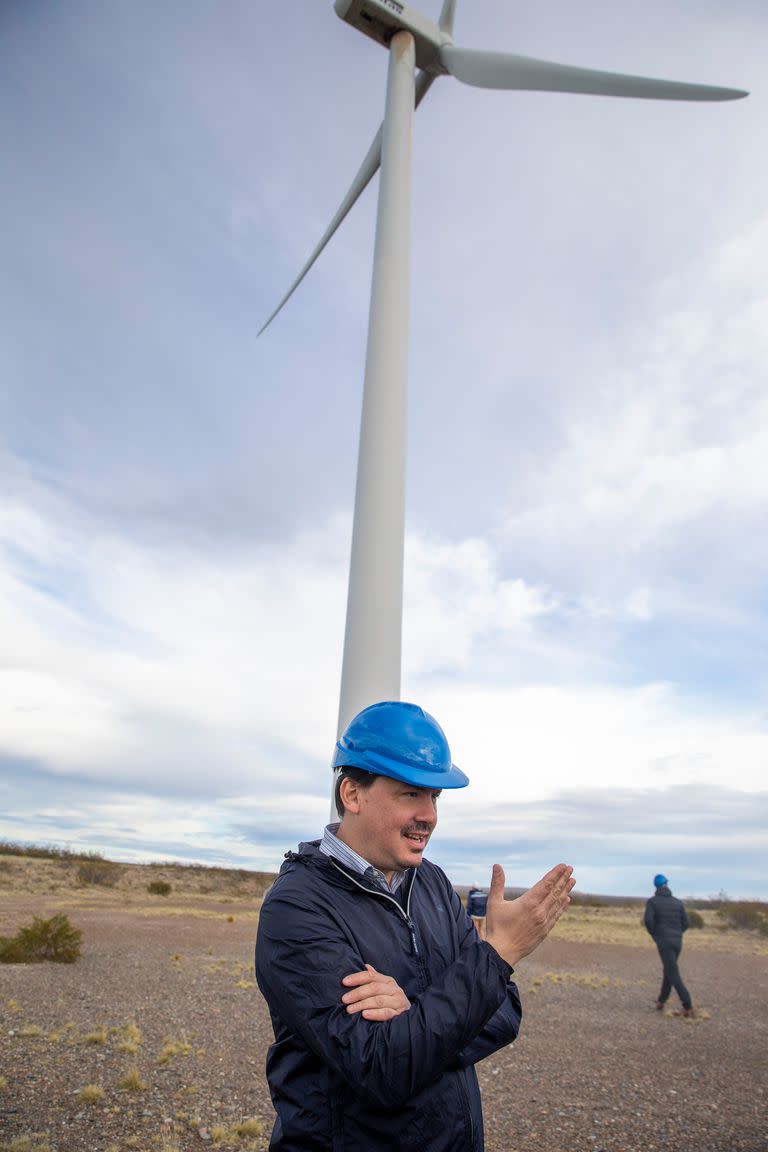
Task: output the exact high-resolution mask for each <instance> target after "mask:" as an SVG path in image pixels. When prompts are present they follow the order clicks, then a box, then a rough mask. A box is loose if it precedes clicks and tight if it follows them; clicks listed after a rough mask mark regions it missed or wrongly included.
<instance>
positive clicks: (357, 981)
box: [341, 964, 411, 1020]
mask: <svg viewBox="0 0 768 1152" xmlns="http://www.w3.org/2000/svg"><path fill="white" fill-rule="evenodd" d="M342 984H344V985H345V987H346V988H348V989H349V991H348V992H345V993H344V995H343V996H342V998H341V1002H342V1004H346V1006H347V1012H349V1013H350V1014H351V1013H354V1012H361V1013H362V1015H363V1017H364V1018H365V1019H366V1020H391V1019H392V1017H393V1016H399V1015H400V1013H401V1012H407V1011H408V1009H409V1008H410V1006H411V1002H410V1000H409V999H408V997H407V996H406V994H405V992H403V990H402V988H401V987H400V985H399V984H398V983H397V981H396V980H395V979H394V978H393V977H392V976H384V975H383V974H382V973H381V972H377V971H376V969H375V968H374V967H373V965H372V964H366V966H365V970H364V971H363V972H352V973H350V975H349V976H345V977H344V979H343V980H342Z"/></svg>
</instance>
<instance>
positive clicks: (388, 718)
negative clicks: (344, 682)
mask: <svg viewBox="0 0 768 1152" xmlns="http://www.w3.org/2000/svg"><path fill="white" fill-rule="evenodd" d="M332 767H333V768H363V769H364V770H365V771H366V772H373V773H375V774H376V775H377V776H391V777H392V779H393V780H402V781H403V783H405V784H415V785H416V786H417V787H418V788H465V787H466V786H467V784H469V778H468V777H467V776H465V775H464V773H463V772H462V771H461V769H460V768H457V767H456V765H455V764H453V763H452V762H451V750H450V748H449V747H448V741H447V740H446V738H445V733H444V732H443V730H442V728H441V727H440V725H439V724H438V722H437V720H435V719H434V718H433V717H432V716H430V715H429V713H428V712H425V711H424V709H423V708H419V706H418V704H405V703H403V702H402V701H400V700H385V701H382V703H380V704H371V705H369V707H368V708H363V710H362V712H358V714H357V716H355V718H354V719H353V720H350V722H349V724H348V725H347V728H346V730H345V732H344V734H343V735H342V737H341V739H340V740H339V741H338V742H337V744H336V748H335V750H334V755H333V764H332Z"/></svg>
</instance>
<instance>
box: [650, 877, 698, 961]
mask: <svg viewBox="0 0 768 1152" xmlns="http://www.w3.org/2000/svg"><path fill="white" fill-rule="evenodd" d="M644 920H645V926H646V928H647V929H648V931H649V932H650V934H651V936H653V938H654V940H655V941H656V943H657V944H676V945H677V946H678V947H680V945H681V944H682V942H683V932H686V931H687V929H688V913H687V912H686V910H685V905H684V904H683V902H682V900H678V899H677V897H676V896H673V895H672V893H671V892H670V890H669V888H667V886H666V884H665V885H664V886H663V887H661V888H657V889H656V894H655V895H654V896H651V898H650V900H648V901H647V903H646V905H645V916H644Z"/></svg>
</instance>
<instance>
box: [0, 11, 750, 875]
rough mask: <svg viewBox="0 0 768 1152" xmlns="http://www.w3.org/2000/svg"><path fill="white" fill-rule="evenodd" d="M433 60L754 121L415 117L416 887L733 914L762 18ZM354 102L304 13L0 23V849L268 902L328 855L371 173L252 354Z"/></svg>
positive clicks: (318, 221) (485, 34) (340, 170)
mask: <svg viewBox="0 0 768 1152" xmlns="http://www.w3.org/2000/svg"><path fill="white" fill-rule="evenodd" d="M421 10H422V11H423V12H424V14H425V15H427V16H428V17H430V18H431V19H433V20H436V19H437V17H438V14H439V10H440V2H439V0H423V5H422V8H421ZM455 40H456V42H457V43H458V44H460V45H462V46H465V47H469V48H491V49H494V50H498V51H509V52H516V53H522V54H528V55H532V56H537V57H540V58H545V59H551V60H556V61H561V62H566V63H573V64H580V65H584V66H589V67H596V68H605V69H609V70H612V71H628V72H634V73H639V74H642V75H653V76H662V77H667V78H670V79H679V80H690V81H698V82H702V83H711V84H723V85H728V86H735V87H742V88H746V89H749V90H750V96H749V97H748V99H746V100H743V101H738V102H733V103H724V104H664V103H661V102H648V101H634V100H610V99H601V98H597V97H576V96H563V95H555V94H541V93H531V94H526V93H512V92H506V93H505V92H491V91H484V90H479V89H473V88H469V87H466V86H463V85H461V84H459V83H458V82H456V81H455V80H453V79H451V78H450V77H446V78H443V79H441V80H439V81H438V82H437V83H435V85H434V86H433V88H432V89H431V91H430V92H429V94H428V96H427V97H426V99H425V100H424V102H423V104H422V105H421V107H420V108H419V109H418V112H417V114H416V118H415V130H414V158H413V177H414V183H413V248H412V288H411V291H412V307H411V312H412V327H411V335H410V385H409V387H410V397H409V404H410V409H409V440H408V472H407V510H406V511H407V515H406V559H405V593H404V594H405V605H404V621H403V688H402V695H403V698H404V699H407V700H412V701H415V702H417V703H419V704H421V705H422V706H423V707H424V708H426V709H427V710H428V711H429V712H431V713H432V714H433V715H434V716H435V717H436V718H437V719H438V720H439V722H440V723H441V725H442V727H443V728H444V730H445V732H446V735H447V736H448V739H449V741H450V744H451V749H452V752H453V757H454V760H455V761H456V763H458V764H459V765H460V766H461V767H462V768H463V770H464V771H465V772H466V773H467V774H468V775H469V777H470V786H469V787H468V788H467V789H466V790H461V791H455V792H452V793H446V794H444V795H443V797H442V798H441V800H440V823H439V826H438V829H437V831H436V832H435V834H434V836H433V839H432V843H431V845H430V849H429V855H430V857H431V858H432V859H433V860H434V861H436V862H437V863H439V864H440V865H441V866H443V867H444V868H445V869H446V871H447V872H448V874H449V875H450V876H451V877H452V879H453V880H454V881H455V882H456V883H459V884H463V883H478V884H483V883H487V881H488V879H489V876H490V867H491V864H492V863H494V862H496V861H498V862H499V863H501V864H503V866H504V868H505V870H506V876H507V882H508V884H510V885H515V886H527V885H529V884H531V883H533V882H535V880H536V879H538V877H539V876H540V875H541V874H542V873H543V872H544V871H545V870H546V869H547V868H549V867H550V866H551V865H553V864H555V863H557V862H558V861H559V860H565V861H567V862H568V863H570V864H572V865H573V866H574V869H575V875H576V878H577V889H578V890H581V891H582V892H592V893H604V894H611V895H635V896H638V895H643V894H650V891H651V889H652V884H651V881H652V877H653V875H654V874H655V873H656V872H658V871H662V872H664V873H666V875H667V876H668V877H669V879H670V883H671V886H672V888H673V891H675V893H676V894H677V895H680V896H683V897H686V896H699V897H706V896H711V895H716V894H718V893H720V892H726V893H727V894H728V895H729V896H730V897H732V898H768V869H766V867H765V865H766V859H767V858H768V851H766V848H767V847H768V843H767V842H768V834H767V832H766V829H768V780H767V777H766V766H767V765H768V664H767V661H766V657H767V656H768V591H767V590H768V532H766V528H765V522H766V511H767V510H768V463H767V461H768V392H767V391H766V378H767V376H768V279H767V278H766V271H765V270H766V267H768V153H767V152H766V149H765V146H764V138H765V123H766V119H767V118H768V89H767V88H766V83H765V59H766V57H767V55H768V9H766V6H765V4H764V3H763V2H762V0H729V3H728V4H722V3H716V2H715V0H663V2H662V0H647V2H646V3H643V4H638V3H629V2H627V0H580V2H578V3H574V0H536V3H533V2H532V0H531V2H528V0H526V2H523V0H516V2H514V3H510V2H509V0H473V2H472V3H468V2H467V0H464V2H463V3H462V2H461V0H459V3H458V5H457V14H456V22H455ZM386 69H387V54H386V52H385V50H383V49H382V48H380V47H379V46H377V45H376V44H375V43H373V42H372V41H370V40H368V39H366V38H365V37H363V36H361V35H360V34H359V33H357V32H356V31H355V30H354V29H352V28H351V27H349V26H348V25H346V24H344V23H343V22H342V21H340V20H339V19H338V18H337V17H336V16H335V14H334V11H333V5H332V3H331V0H280V2H279V3H277V2H271V3H268V2H267V0H227V3H225V4H221V3H216V2H215V0H166V2H165V3H163V4H160V5H158V4H156V3H153V2H151V0H130V2H129V0H46V2H45V3H43V2H41V0H4V3H2V5H0V221H1V222H2V223H0V838H4V839H7V840H13V841H16V842H25V843H27V842H28V843H35V844H55V845H58V846H65V847H69V848H70V849H72V850H91V851H99V852H102V853H103V854H104V855H106V856H108V857H110V858H112V859H119V860H131V861H149V860H182V861H183V860H187V861H198V862H202V863H211V864H223V865H235V866H238V867H246V868H254V869H259V870H269V871H273V870H276V869H277V868H278V867H279V865H280V863H281V860H282V857H283V854H284V852H286V851H287V850H289V849H291V848H294V847H295V845H296V843H297V842H298V841H300V840H307V839H313V838H316V837H317V836H319V835H320V832H321V830H322V827H323V825H324V824H325V823H326V822H327V819H328V811H329V790H330V770H329V764H330V757H331V754H332V749H333V743H334V740H335V737H336V732H335V725H336V717H337V710H338V693H339V680H340V670H341V654H342V646H343V628H344V615H345V605H346V581H347V566H348V561H349V548H350V536H351V520H352V504H353V494H354V479H355V467H356V456H357V438H358V432H359V419H360V404H361V392H362V379H363V368H364V358H365V341H366V327H367V313H368V300H369V292H370V277H371V259H372V253H373V235H374V223H375V209H376V192H377V186H378V185H377V181H374V183H373V184H372V185H371V186H370V187H369V188H368V189H367V191H366V192H365V193H364V195H363V197H362V198H361V200H360V202H359V203H358V204H357V206H356V207H355V209H354V210H353V212H352V213H351V214H350V216H349V217H348V218H347V220H346V221H345V223H344V225H343V227H342V228H341V229H340V231H339V232H338V233H337V235H336V237H335V238H334V240H333V242H332V244H331V245H330V246H329V248H328V249H327V250H326V251H325V253H324V254H323V255H322V257H321V258H320V260H319V262H318V263H317V264H316V266H315V267H314V269H313V270H312V272H311V274H310V276H309V277H308V278H307V279H306V280H305V282H304V283H303V284H302V285H301V287H300V288H299V290H298V291H297V293H296V294H295V295H294V297H293V298H292V299H291V301H290V302H289V304H288V305H287V307H286V308H285V309H284V310H283V312H282V313H281V314H280V315H279V316H278V317H277V319H276V320H275V321H274V322H273V323H272V325H271V326H270V327H269V328H268V329H267V331H266V332H265V333H264V334H263V335H262V336H260V337H259V338H258V339H257V332H258V330H259V328H260V327H261V324H262V323H263V321H264V320H265V319H266V317H267V316H268V315H269V313H270V312H271V311H272V309H273V308H274V306H275V305H276V303H277V301H278V300H279V299H280V297H281V295H282V294H283V292H284V291H285V290H286V288H287V287H288V285H289V284H290V282H291V281H292V280H293V278H294V276H295V275H296V273H297V272H298V270H299V269H300V267H301V266H302V264H303V262H304V260H305V259H306V257H307V256H308V254H309V252H310V251H311V250H312V248H313V247H314V245H315V243H316V242H317V240H318V238H319V237H320V235H321V234H322V232H323V231H324V229H325V227H326V225H327V223H328V221H329V220H330V218H331V216H332V215H333V213H334V212H335V210H336V208H337V207H338V204H339V203H340V202H341V199H342V197H343V195H344V193H345V192H346V189H347V187H348V186H349V183H350V181H351V179H352V177H353V175H354V173H355V172H356V170H357V167H358V165H359V163H360V161H361V159H362V157H363V155H364V154H365V152H366V151H367V148H368V145H369V143H370V140H371V138H372V136H373V134H374V132H375V130H376V128H377V127H378V124H379V122H380V119H381V116H382V113H383V107H384V92H385V83H386Z"/></svg>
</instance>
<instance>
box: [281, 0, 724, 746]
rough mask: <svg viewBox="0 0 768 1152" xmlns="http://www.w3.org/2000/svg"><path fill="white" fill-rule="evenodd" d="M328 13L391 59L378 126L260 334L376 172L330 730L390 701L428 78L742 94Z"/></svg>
mask: <svg viewBox="0 0 768 1152" xmlns="http://www.w3.org/2000/svg"><path fill="white" fill-rule="evenodd" d="M334 7H335V9H336V12H337V14H338V15H339V16H340V17H341V19H342V20H345V21H346V22H347V23H348V24H351V25H352V27H353V28H356V29H358V31H360V32H363V33H364V34H365V35H366V36H368V37H370V38H371V39H373V40H375V41H376V42H377V43H378V44H380V45H382V47H383V48H385V49H386V50H387V51H388V52H389V68H388V73H387V91H386V102H385V111H384V120H383V123H382V124H381V126H380V128H379V130H378V132H377V134H376V136H375V137H374V140H373V143H372V144H371V147H370V149H369V150H368V153H367V155H366V157H365V159H364V160H363V163H362V165H361V166H360V169H359V171H358V173H357V175H356V176H355V178H354V180H353V182H352V185H351V187H350V189H349V191H348V192H347V195H346V196H345V197H344V200H343V201H342V203H341V205H340V207H339V210H338V211H337V213H336V215H335V216H334V218H333V220H332V221H331V223H330V224H329V226H328V228H327V230H326V232H325V233H324V235H323V236H322V237H321V239H320V241H319V243H318V244H317V247H316V248H315V250H314V252H313V253H312V255H311V256H310V257H309V259H308V260H307V262H306V264H305V265H304V267H303V269H302V270H301V272H300V273H299V275H298V276H297V278H296V280H295V281H294V282H293V284H292V285H291V287H290V288H289V289H288V291H287V292H286V294H285V296H284V297H283V299H282V300H281V301H280V303H279V304H278V306H277V308H276V309H275V310H274V312H273V313H272V314H271V315H270V316H269V318H268V319H267V321H266V322H265V324H264V325H263V327H262V328H261V330H260V333H261V332H263V331H264V329H265V328H266V327H267V325H268V324H269V323H270V322H271V321H272V320H273V319H274V317H275V316H276V315H277V313H278V312H279V311H280V309H281V308H282V307H283V305H284V304H285V303H286V301H287V300H288V298H289V297H290V296H291V295H292V294H293V292H294V291H295V289H296V288H297V287H298V285H299V284H300V283H301V281H302V280H303V279H304V277H305V276H306V274H307V272H308V271H309V269H310V268H311V267H312V265H313V264H314V262H315V260H316V259H317V258H318V256H319V255H320V253H321V252H322V250H323V249H324V248H325V246H326V244H327V243H328V241H329V240H330V239H331V237H332V236H333V234H334V232H335V231H336V229H337V228H338V227H339V225H340V224H341V222H342V221H343V220H344V218H345V216H346V215H347V213H348V212H349V211H350V209H351V208H352V206H353V205H354V204H355V202H356V201H357V199H358V197H359V196H360V194H361V193H362V192H363V190H364V189H365V187H366V186H367V185H368V183H369V182H370V180H371V179H372V177H373V176H374V175H375V173H376V172H377V170H378V169H379V168H381V178H380V184H379V199H378V210H377V218H376V241H375V248H374V257H373V279H372V285H371V303H370V314H369V321H368V345H367V351H366V362H365V381H364V386H363V407H362V418H361V426H360V447H359V454H358V465H357V485H356V492H355V511H354V521H353V529H352V551H351V559H350V569H349V589H348V596H347V620H346V630H345V637H344V658H343V663H342V674H341V692H340V699H339V715H338V731H339V733H340V732H341V731H342V730H343V729H344V728H345V727H346V725H347V723H348V722H349V720H351V719H352V717H353V716H354V715H356V713H357V712H359V711H360V709H361V708H364V707H365V706H366V705H368V704H372V703H375V702H376V701H378V700H398V699H399V698H400V667H401V641H402V604H403V545H404V537H405V453H406V413H407V391H408V329H409V314H410V220H411V137H412V126H413V114H414V109H415V108H417V107H418V105H419V104H420V103H421V101H422V100H423V98H424V96H425V95H426V94H427V92H428V91H429V89H430V88H431V86H432V84H434V82H435V80H437V79H439V78H441V77H443V76H453V77H454V78H455V79H456V80H460V81H461V82H462V83H464V84H469V85H472V86H473V87H478V88H495V89H508V90H509V89H517V90H528V91H541V92H564V93H572V94H581V95H594V96H622V97H635V98H638V99H645V100H692V101H711V100H736V99H739V98H740V97H743V96H746V95H747V93H746V92H744V91H742V90H741V89H735V88H713V87H710V86H708V85H701V84H687V83H680V82H677V81H672V80H654V79H649V78H647V77H643V76H629V75H624V74H622V73H617V72H601V71H595V70H593V69H591V68H579V67H574V66H571V65H568V64H555V63H551V62H549V61H546V60H537V59H534V58H532V57H527V56H515V55H510V54H506V53H500V52H487V51H476V50H471V49H466V48H460V47H457V46H456V45H455V44H454V42H453V23H454V13H455V8H456V0H444V3H443V6H442V11H441V13H440V18H439V20H438V23H437V24H434V23H432V21H430V20H428V19H427V18H426V17H424V16H422V15H421V14H420V13H419V12H417V11H415V10H414V9H413V8H411V7H409V6H408V5H407V4H402V3H399V0H335V5H334Z"/></svg>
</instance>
